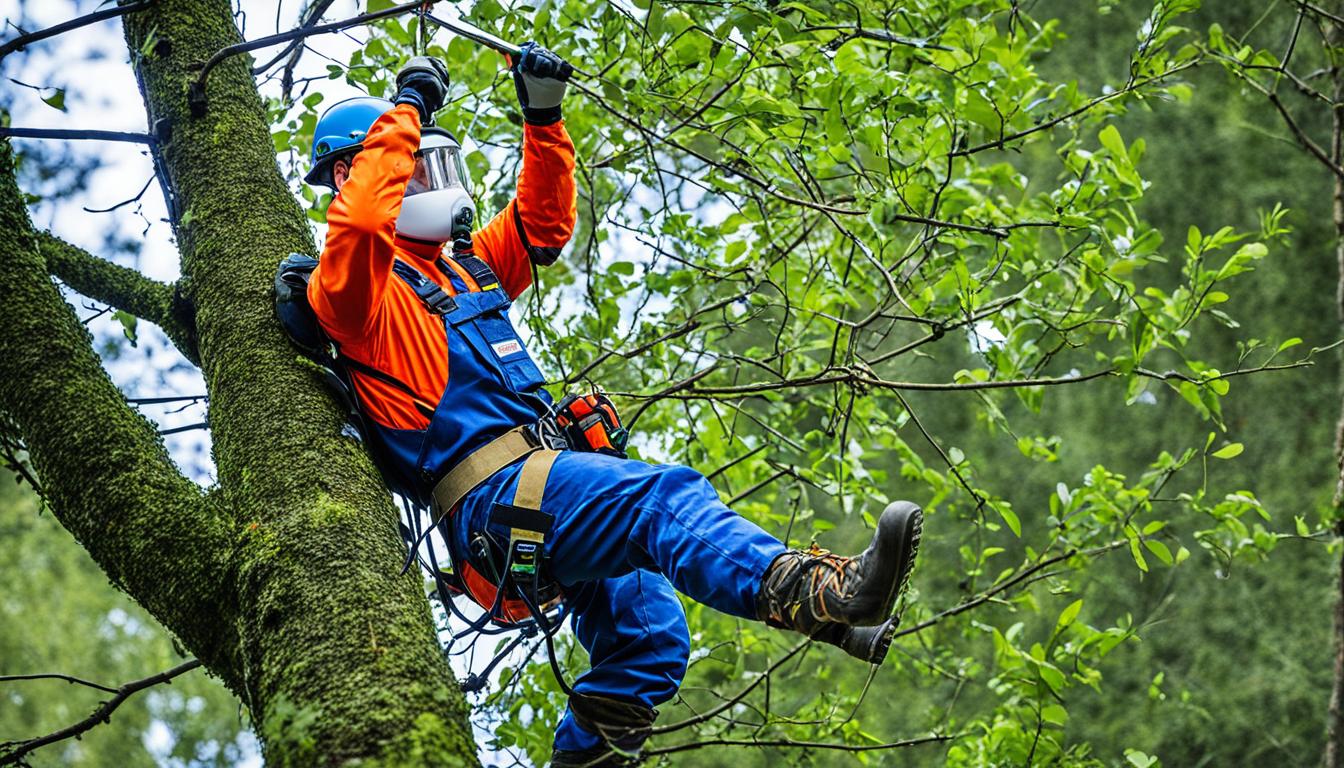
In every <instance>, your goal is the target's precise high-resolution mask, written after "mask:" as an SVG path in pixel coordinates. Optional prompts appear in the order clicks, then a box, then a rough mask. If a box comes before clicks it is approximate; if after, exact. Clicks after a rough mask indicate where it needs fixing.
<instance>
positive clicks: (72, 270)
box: [37, 232, 200, 365]
mask: <svg viewBox="0 0 1344 768" xmlns="http://www.w3.org/2000/svg"><path fill="white" fill-rule="evenodd" d="M37 245H38V248H39V249H40V250H41V251H42V256H43V257H44V258H46V260H47V269H49V270H51V273H52V274H53V275H55V276H56V277H58V278H60V279H61V280H62V281H63V282H64V283H65V284H66V285H68V286H70V287H71V288H74V289H75V290H76V291H79V292H80V293H82V294H84V295H85V296H88V297H89V298H91V299H94V300H96V301H101V302H103V303H105V304H110V305H112V306H113V307H116V308H117V309H120V310H123V311H126V312H129V313H131V314H132V315H135V316H136V317H139V318H143V319H145V320H148V321H149V322H151V323H154V324H155V325H157V326H159V327H160V328H162V329H163V332H164V333H165V334H166V335H167V336H168V339H169V340H170V341H172V342H173V345H174V346H176V347H177V348H178V350H179V351H181V352H182V354H183V355H185V356H186V358H187V359H188V360H190V361H191V362H193V363H196V364H197V365H199V364H200V357H199V355H198V354H197V351H196V328H195V323H194V321H193V320H192V318H191V316H190V314H191V313H190V312H189V311H188V309H187V303H186V302H185V301H178V300H177V297H176V296H175V295H174V289H173V286H171V285H168V284H166V283H161V282H159V281H157V280H151V279H149V278H147V277H145V276H144V275H142V274H140V273H139V272H137V271H135V270H134V269H130V268H127V267H123V266H120V265H118V264H113V263H112V262H110V261H105V260H103V259H100V258H97V257H96V256H94V255H93V254H91V253H89V252H88V251H86V250H84V249H83V248H79V247H78V246H74V245H71V244H70V243H67V242H65V241H64V240H62V239H60V238H59V237H56V236H55V235H53V234H51V233H50V232H38V233H37Z"/></svg>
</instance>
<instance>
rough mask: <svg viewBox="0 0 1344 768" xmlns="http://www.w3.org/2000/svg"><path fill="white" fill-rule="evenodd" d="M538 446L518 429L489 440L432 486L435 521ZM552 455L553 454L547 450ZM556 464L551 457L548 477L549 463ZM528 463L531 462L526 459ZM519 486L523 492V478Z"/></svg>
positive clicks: (521, 429)
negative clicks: (492, 476) (475, 489)
mask: <svg viewBox="0 0 1344 768" xmlns="http://www.w3.org/2000/svg"><path fill="white" fill-rule="evenodd" d="M538 448H539V446H537V445H534V444H533V443H532V441H531V440H530V439H529V438H528V435H527V431H526V428H524V427H517V428H515V429H511V430H509V431H508V432H505V433H504V434H502V435H500V436H499V437H497V438H495V439H494V440H491V441H490V442H488V443H486V444H485V445H483V446H481V447H480V448H478V449H477V450H476V451H474V452H473V453H472V454H471V455H470V456H468V457H467V458H465V459H463V460H462V461H461V462H460V463H458V465H457V466H455V467H453V468H452V469H451V470H449V472H448V474H446V475H444V476H443V479H442V480H440V481H439V482H438V484H437V485H435V486H434V507H435V509H434V520H435V522H437V521H438V520H439V518H441V517H443V516H444V515H446V514H448V512H449V511H450V510H451V509H452V508H453V507H455V506H457V503H458V502H459V501H461V500H462V497H463V496H466V495H467V494H468V493H471V491H472V489H474V488H475V487H476V486H478V485H480V484H481V483H483V482H485V481H486V480H488V479H489V478H490V476H491V475H493V474H495V473H496V472H498V471H499V470H501V469H503V468H504V467H507V466H508V465H510V464H512V463H513V462H515V461H517V460H518V459H520V458H522V457H523V456H527V455H528V454H530V453H533V452H535V451H537V450H538ZM550 453H554V451H550ZM553 461H555V458H554V457H551V459H550V460H549V461H547V462H546V470H547V474H549V472H550V462H553ZM528 463H531V461H530V460H529V462H528ZM526 475H527V470H526V466H524V471H523V476H524V477H526ZM541 483H542V487H543V488H544V487H545V484H546V477H545V475H543V476H542V478H541ZM518 487H519V489H520V491H521V489H522V479H520V480H519V483H518ZM536 498H537V507H536V508H537V509H540V507H541V501H540V500H541V491H540V490H538V491H537V492H536Z"/></svg>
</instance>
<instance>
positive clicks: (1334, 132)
mask: <svg viewBox="0 0 1344 768" xmlns="http://www.w3.org/2000/svg"><path fill="white" fill-rule="evenodd" d="M1330 5H1331V6H1332V7H1331V11H1332V12H1335V13H1339V12H1341V11H1344V1H1341V0H1335V2H1332V3H1330ZM1341 38H1344V29H1341V28H1340V25H1338V24H1335V23H1329V22H1326V44H1327V52H1328V55H1329V56H1330V58H1331V62H1330V63H1331V66H1330V84H1331V90H1332V99H1333V101H1334V104H1335V106H1334V108H1333V109H1332V110H1331V134H1330V159H1331V161H1332V162H1333V163H1334V164H1335V166H1336V167H1338V166H1339V164H1340V161H1341V160H1344V68H1342V67H1341V62H1340V61H1339V58H1338V57H1339V54H1338V53H1337V51H1338V50H1339V48H1338V46H1339V45H1340V43H1341ZM1334 180H1335V188H1334V224H1335V259H1336V262H1337V265H1338V271H1339V276H1338V279H1339V283H1338V290H1337V291H1336V294H1335V303H1336V309H1337V311H1338V318H1339V322H1340V327H1341V328H1344V178H1341V177H1340V176H1339V174H1334ZM1340 393H1341V400H1342V401H1344V380H1342V381H1341V386H1340ZM1335 457H1336V459H1337V469H1338V470H1339V475H1338V477H1339V481H1338V483H1337V485H1336V487H1335V499H1334V507H1335V514H1336V517H1337V518H1339V510H1340V507H1341V505H1342V504H1344V409H1341V415H1340V420H1339V425H1338V427H1337V428H1336V434H1335ZM1335 530H1336V534H1337V535H1338V534H1344V518H1340V519H1339V520H1338V521H1337V522H1336V523H1335ZM1336 582H1337V584H1338V586H1339V597H1338V600H1336V602H1335V610H1334V639H1335V654H1334V656H1335V658H1334V679H1333V683H1332V685H1331V688H1330V707H1329V710H1328V712H1327V715H1326V740H1325V760H1324V762H1325V766H1326V768H1342V767H1344V744H1341V740H1342V739H1344V561H1341V563H1340V571H1339V573H1338V574H1337V575H1336Z"/></svg>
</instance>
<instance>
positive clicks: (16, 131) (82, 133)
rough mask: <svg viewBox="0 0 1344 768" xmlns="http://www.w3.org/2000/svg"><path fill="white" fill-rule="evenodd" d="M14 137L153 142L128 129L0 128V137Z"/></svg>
mask: <svg viewBox="0 0 1344 768" xmlns="http://www.w3.org/2000/svg"><path fill="white" fill-rule="evenodd" d="M4 137H8V138H14V139H94V140H97V141H131V142H138V143H140V144H153V143H154V137H153V136H150V135H149V134H148V133H133V132H130V131H92V130H84V129H74V128H12V127H10V128H0V138H4Z"/></svg>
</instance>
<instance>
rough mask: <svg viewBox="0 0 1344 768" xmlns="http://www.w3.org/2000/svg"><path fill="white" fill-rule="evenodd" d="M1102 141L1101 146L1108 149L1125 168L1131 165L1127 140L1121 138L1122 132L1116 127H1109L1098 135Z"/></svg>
mask: <svg viewBox="0 0 1344 768" xmlns="http://www.w3.org/2000/svg"><path fill="white" fill-rule="evenodd" d="M1097 138H1098V139H1099V140H1100V141H1101V146H1103V147H1105V148H1106V151H1107V152H1110V153H1111V156H1112V157H1114V158H1115V159H1116V160H1117V161H1119V162H1121V163H1123V164H1124V165H1125V166H1128V165H1129V150H1127V149H1125V140H1124V139H1122V138H1120V131H1119V130H1118V129H1116V127H1115V126H1114V125H1107V126H1106V127H1105V128H1102V129H1101V133H1098V134H1097Z"/></svg>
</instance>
